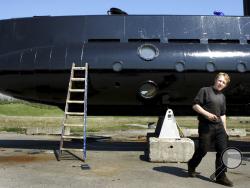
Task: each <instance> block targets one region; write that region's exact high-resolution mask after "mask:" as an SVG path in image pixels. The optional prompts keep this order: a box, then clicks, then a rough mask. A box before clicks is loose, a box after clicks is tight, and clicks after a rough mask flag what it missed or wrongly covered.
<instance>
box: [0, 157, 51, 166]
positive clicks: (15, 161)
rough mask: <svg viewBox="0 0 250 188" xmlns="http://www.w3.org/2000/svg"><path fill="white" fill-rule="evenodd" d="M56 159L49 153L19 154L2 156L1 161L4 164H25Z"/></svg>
mask: <svg viewBox="0 0 250 188" xmlns="http://www.w3.org/2000/svg"><path fill="white" fill-rule="evenodd" d="M52 159H53V160H54V158H53V157H52V156H48V155H36V156H34V155H17V156H0V163H4V164H9V165H11V164H24V163H32V162H46V161H49V160H52Z"/></svg>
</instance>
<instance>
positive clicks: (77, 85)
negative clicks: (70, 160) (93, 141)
mask: <svg viewBox="0 0 250 188" xmlns="http://www.w3.org/2000/svg"><path fill="white" fill-rule="evenodd" d="M87 84H88V63H86V64H85V67H76V66H75V63H73V64H72V68H71V74H70V80H69V86H68V94H67V99H66V103H65V112H64V118H63V121H62V133H61V140H60V148H59V152H58V160H61V157H62V153H63V151H69V152H70V151H76V152H79V151H81V152H83V156H82V160H83V161H85V160H86V126H87V122H86V118H87V88H88V85H87ZM74 117H76V118H78V122H77V123H76V122H75V121H74ZM72 118H73V119H72ZM79 118H80V120H79ZM79 122H80V123H79ZM66 127H69V128H72V127H80V128H83V130H82V131H83V135H81V136H79V135H65V129H66ZM69 139H71V140H72V139H79V140H82V141H83V145H82V148H72V147H66V146H64V145H65V144H64V142H65V140H69Z"/></svg>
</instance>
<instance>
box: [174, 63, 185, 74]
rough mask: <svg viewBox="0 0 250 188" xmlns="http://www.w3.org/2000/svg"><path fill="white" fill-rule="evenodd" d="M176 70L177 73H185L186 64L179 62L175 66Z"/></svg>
mask: <svg viewBox="0 0 250 188" xmlns="http://www.w3.org/2000/svg"><path fill="white" fill-rule="evenodd" d="M175 69H176V71H178V72H183V71H184V69H185V66H184V62H177V63H176V64H175Z"/></svg>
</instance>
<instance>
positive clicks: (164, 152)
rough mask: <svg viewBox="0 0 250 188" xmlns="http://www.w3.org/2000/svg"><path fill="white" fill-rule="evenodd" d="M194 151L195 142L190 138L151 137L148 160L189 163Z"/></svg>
mask: <svg viewBox="0 0 250 188" xmlns="http://www.w3.org/2000/svg"><path fill="white" fill-rule="evenodd" d="M194 149H195V147H194V142H193V140H191V139H189V138H180V139H174V138H156V137H150V138H149V153H148V155H149V156H148V158H149V161H151V162H187V161H188V160H189V159H191V157H192V156H193V153H194Z"/></svg>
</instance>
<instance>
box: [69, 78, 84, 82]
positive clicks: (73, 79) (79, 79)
mask: <svg viewBox="0 0 250 188" xmlns="http://www.w3.org/2000/svg"><path fill="white" fill-rule="evenodd" d="M71 80H72V81H85V78H71Z"/></svg>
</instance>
